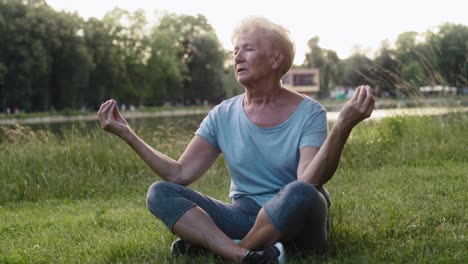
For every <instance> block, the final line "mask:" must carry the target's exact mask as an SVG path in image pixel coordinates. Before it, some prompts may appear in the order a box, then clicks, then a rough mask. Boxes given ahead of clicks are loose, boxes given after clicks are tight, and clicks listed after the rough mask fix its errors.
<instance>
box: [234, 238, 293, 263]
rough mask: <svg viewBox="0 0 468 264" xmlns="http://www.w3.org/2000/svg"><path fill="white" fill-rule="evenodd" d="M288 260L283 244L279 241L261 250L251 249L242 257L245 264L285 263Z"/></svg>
mask: <svg viewBox="0 0 468 264" xmlns="http://www.w3.org/2000/svg"><path fill="white" fill-rule="evenodd" d="M285 262H286V258H285V254H284V248H283V245H282V244H281V243H280V242H278V243H276V244H275V245H273V246H271V247H267V248H265V249H263V250H260V251H252V250H251V251H249V252H247V254H246V255H245V256H244V258H243V259H242V263H243V264H277V263H278V264H283V263H285Z"/></svg>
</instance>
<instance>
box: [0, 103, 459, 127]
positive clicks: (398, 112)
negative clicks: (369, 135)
mask: <svg viewBox="0 0 468 264" xmlns="http://www.w3.org/2000/svg"><path fill="white" fill-rule="evenodd" d="M210 110H211V108H209V107H205V108H190V109H185V108H181V109H173V110H163V111H155V112H152V111H144V112H143V111H133V112H130V111H125V112H123V113H122V114H123V115H124V117H125V118H127V119H136V118H151V117H170V116H190V115H206V114H207V113H208V112H209V111H210ZM467 111H468V107H455V108H453V107H420V108H392V109H376V110H374V112H373V113H372V116H371V117H370V120H379V119H382V118H385V117H389V116H414V115H417V116H421V115H429V116H430V115H444V114H448V113H453V112H467ZM339 113H340V112H339V111H332V112H328V113H327V119H328V121H332V122H333V121H335V120H336V119H337V118H338V115H339ZM88 121H97V116H96V114H95V113H93V114H91V113H90V114H86V115H76V116H60V115H59V116H42V117H28V118H8V119H0V125H15V124H21V125H32V124H50V123H65V122H88Z"/></svg>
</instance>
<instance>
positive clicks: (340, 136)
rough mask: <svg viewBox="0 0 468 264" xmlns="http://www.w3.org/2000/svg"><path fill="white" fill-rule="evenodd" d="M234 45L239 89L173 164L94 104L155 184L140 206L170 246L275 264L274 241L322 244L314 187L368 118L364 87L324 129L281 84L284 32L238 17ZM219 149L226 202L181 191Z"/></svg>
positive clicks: (320, 199) (312, 108)
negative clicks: (162, 228) (163, 229)
mask: <svg viewBox="0 0 468 264" xmlns="http://www.w3.org/2000/svg"><path fill="white" fill-rule="evenodd" d="M233 44H234V66H235V67H234V68H235V76H236V78H237V81H238V82H239V83H240V84H241V85H242V86H243V87H244V88H245V93H243V94H241V95H239V96H236V97H234V98H231V99H229V100H226V101H224V102H222V103H221V104H220V105H218V106H216V107H215V108H214V109H213V110H212V111H211V112H210V113H209V114H208V116H206V117H205V119H204V120H203V122H202V123H201V125H200V128H199V129H198V130H197V131H196V132H195V136H194V137H193V139H192V141H191V142H190V143H189V145H188V146H187V148H186V149H185V151H184V153H183V154H182V156H181V157H180V158H179V159H178V160H173V159H172V158H170V157H167V156H165V155H164V154H162V153H160V152H158V151H157V150H155V149H153V148H152V147H150V146H148V145H147V144H145V143H144V142H143V141H142V140H141V139H140V138H139V137H138V136H137V135H136V134H135V133H134V132H133V131H132V130H131V129H130V127H129V126H128V124H127V122H126V121H125V120H124V118H123V117H122V116H121V115H120V114H119V112H118V110H117V104H116V101H114V100H108V101H107V102H105V103H103V104H102V105H101V108H100V109H99V112H98V116H99V119H100V122H101V126H102V127H103V129H104V130H106V131H108V132H111V133H113V134H115V135H117V136H119V137H121V138H122V139H123V140H124V141H125V142H127V143H128V145H130V147H132V148H133V149H134V150H135V152H136V153H137V154H138V155H139V156H140V157H141V158H142V159H143V160H144V161H145V162H146V163H147V164H148V166H150V167H151V169H152V170H153V171H154V172H155V173H156V174H157V175H159V177H160V178H161V179H162V180H163V181H160V182H156V183H154V184H153V185H152V186H151V187H150V188H149V191H148V195H147V205H148V208H149V210H150V211H151V212H152V213H153V214H154V215H155V216H156V217H157V218H159V219H160V220H161V221H162V222H164V224H165V225H166V226H167V227H168V228H169V230H171V231H172V232H173V233H174V234H176V235H177V236H178V237H180V239H178V240H176V241H175V242H174V243H173V245H172V249H173V250H174V251H178V252H181V251H184V250H186V249H188V250H190V249H193V248H196V247H197V246H198V247H202V248H205V249H209V250H211V251H213V252H215V253H216V254H218V255H220V256H222V257H224V258H226V259H229V260H231V261H234V262H237V263H276V262H277V261H278V258H279V259H280V260H281V259H282V251H283V248H282V244H281V243H279V242H283V243H286V244H288V245H294V246H295V247H296V248H299V249H302V250H307V251H321V250H323V249H325V248H326V247H327V246H328V244H329V225H328V207H329V206H330V199H329V197H328V193H327V191H326V190H325V188H324V187H323V185H324V184H325V183H326V182H327V181H328V180H330V179H331V177H332V176H333V174H334V172H335V170H336V168H337V166H338V162H339V159H340V156H341V152H342V149H343V146H344V144H345V142H346V140H347V138H348V136H349V134H350V133H351V130H352V128H353V127H354V126H355V125H357V124H358V123H359V122H360V121H362V120H364V119H365V118H367V117H369V116H370V115H371V112H372V109H373V105H374V99H373V97H372V92H371V90H370V88H369V87H367V86H361V87H358V88H357V90H356V93H355V95H354V96H353V98H352V99H351V100H350V101H349V102H348V103H347V104H346V105H345V106H344V108H343V109H342V111H341V113H340V115H339V117H338V120H337V121H336V123H335V125H334V126H333V129H332V130H331V131H330V134H329V135H328V133H327V120H326V111H325V109H324V108H323V107H322V106H321V105H320V104H319V103H317V102H316V101H314V100H312V99H311V98H308V97H306V96H303V95H301V94H298V93H296V92H294V91H291V90H288V89H285V88H283V87H282V86H281V78H282V77H283V76H284V74H285V73H286V72H287V71H288V70H289V69H290V68H291V65H292V62H293V59H294V55H295V54H294V53H295V50H294V44H293V42H292V40H291V39H290V37H289V32H288V31H287V30H285V29H284V28H283V27H281V26H279V25H277V24H274V23H272V22H270V21H268V20H266V19H264V18H251V19H247V20H245V21H244V22H243V23H242V24H241V25H240V26H239V27H238V28H237V29H236V30H235V32H234V34H233ZM221 153H222V154H223V155H224V159H225V161H226V165H227V167H228V170H229V174H230V177H231V186H230V191H229V197H230V198H231V200H232V202H231V203H224V202H220V201H218V200H215V199H213V198H211V197H208V196H206V195H204V194H201V193H199V192H196V191H194V190H191V189H189V188H187V187H186V186H188V185H190V184H191V183H193V182H194V181H196V180H197V179H198V178H200V177H201V176H202V175H203V173H204V172H205V171H206V170H207V169H208V168H209V167H210V166H211V165H212V164H213V163H214V162H215V160H216V159H217V157H218V156H219V155H220V154H221ZM236 240H237V241H236ZM187 247H188V248H187Z"/></svg>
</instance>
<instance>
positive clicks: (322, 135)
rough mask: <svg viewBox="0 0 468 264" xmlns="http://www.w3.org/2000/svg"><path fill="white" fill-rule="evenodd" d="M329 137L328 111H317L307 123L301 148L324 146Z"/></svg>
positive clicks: (300, 143)
mask: <svg viewBox="0 0 468 264" xmlns="http://www.w3.org/2000/svg"><path fill="white" fill-rule="evenodd" d="M327 135H328V125H327V111H326V110H325V109H323V108H322V109H320V110H317V111H315V112H314V113H313V114H312V115H311V116H310V118H309V119H308V120H307V121H306V123H305V125H304V128H303V130H302V135H301V140H300V142H299V148H303V147H316V148H319V147H321V146H322V144H323V142H325V139H326V138H327Z"/></svg>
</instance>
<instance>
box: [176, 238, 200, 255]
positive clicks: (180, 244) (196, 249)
mask: <svg viewBox="0 0 468 264" xmlns="http://www.w3.org/2000/svg"><path fill="white" fill-rule="evenodd" d="M207 252H208V250H207V249H205V248H204V247H201V246H197V245H194V244H192V243H190V242H188V241H185V240H182V239H180V238H177V239H176V240H174V242H172V245H171V253H173V254H176V255H179V256H182V255H189V256H191V255H202V254H206V253H207Z"/></svg>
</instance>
